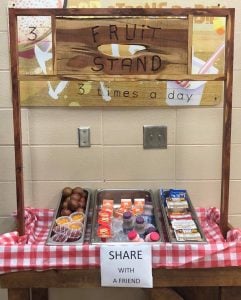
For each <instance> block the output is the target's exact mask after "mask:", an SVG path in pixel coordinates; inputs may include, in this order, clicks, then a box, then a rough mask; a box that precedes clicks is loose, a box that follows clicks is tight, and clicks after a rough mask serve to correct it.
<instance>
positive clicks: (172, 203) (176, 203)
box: [166, 197, 188, 209]
mask: <svg viewBox="0 0 241 300" xmlns="http://www.w3.org/2000/svg"><path fill="white" fill-rule="evenodd" d="M166 205H167V208H168V209H188V202H187V200H185V199H182V200H180V199H177V198H170V197H169V198H166Z"/></svg>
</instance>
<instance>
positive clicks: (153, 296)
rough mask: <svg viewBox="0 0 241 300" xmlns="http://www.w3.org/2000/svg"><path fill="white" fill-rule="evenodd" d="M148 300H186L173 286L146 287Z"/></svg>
mask: <svg viewBox="0 0 241 300" xmlns="http://www.w3.org/2000/svg"><path fill="white" fill-rule="evenodd" d="M145 291H146V294H147V299H148V300H166V299H168V300H184V299H183V298H182V297H181V296H180V295H179V294H178V293H177V292H176V291H174V290H173V289H171V288H153V289H145Z"/></svg>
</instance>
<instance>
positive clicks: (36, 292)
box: [32, 289, 49, 300]
mask: <svg viewBox="0 0 241 300" xmlns="http://www.w3.org/2000/svg"><path fill="white" fill-rule="evenodd" d="M48 299H49V293H48V289H32V300H48Z"/></svg>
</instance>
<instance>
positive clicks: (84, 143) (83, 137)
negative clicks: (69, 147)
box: [78, 127, 91, 147]
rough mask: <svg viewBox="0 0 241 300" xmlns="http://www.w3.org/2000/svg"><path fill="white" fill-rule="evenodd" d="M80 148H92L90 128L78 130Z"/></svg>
mask: <svg viewBox="0 0 241 300" xmlns="http://www.w3.org/2000/svg"><path fill="white" fill-rule="evenodd" d="M78 137H79V147H90V145H91V144H90V127H79V128H78Z"/></svg>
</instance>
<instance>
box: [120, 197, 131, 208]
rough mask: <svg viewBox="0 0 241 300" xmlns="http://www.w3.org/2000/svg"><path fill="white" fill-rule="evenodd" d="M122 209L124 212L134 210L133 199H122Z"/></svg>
mask: <svg viewBox="0 0 241 300" xmlns="http://www.w3.org/2000/svg"><path fill="white" fill-rule="evenodd" d="M121 208H123V209H124V211H127V210H131V208H132V201H131V199H121Z"/></svg>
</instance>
